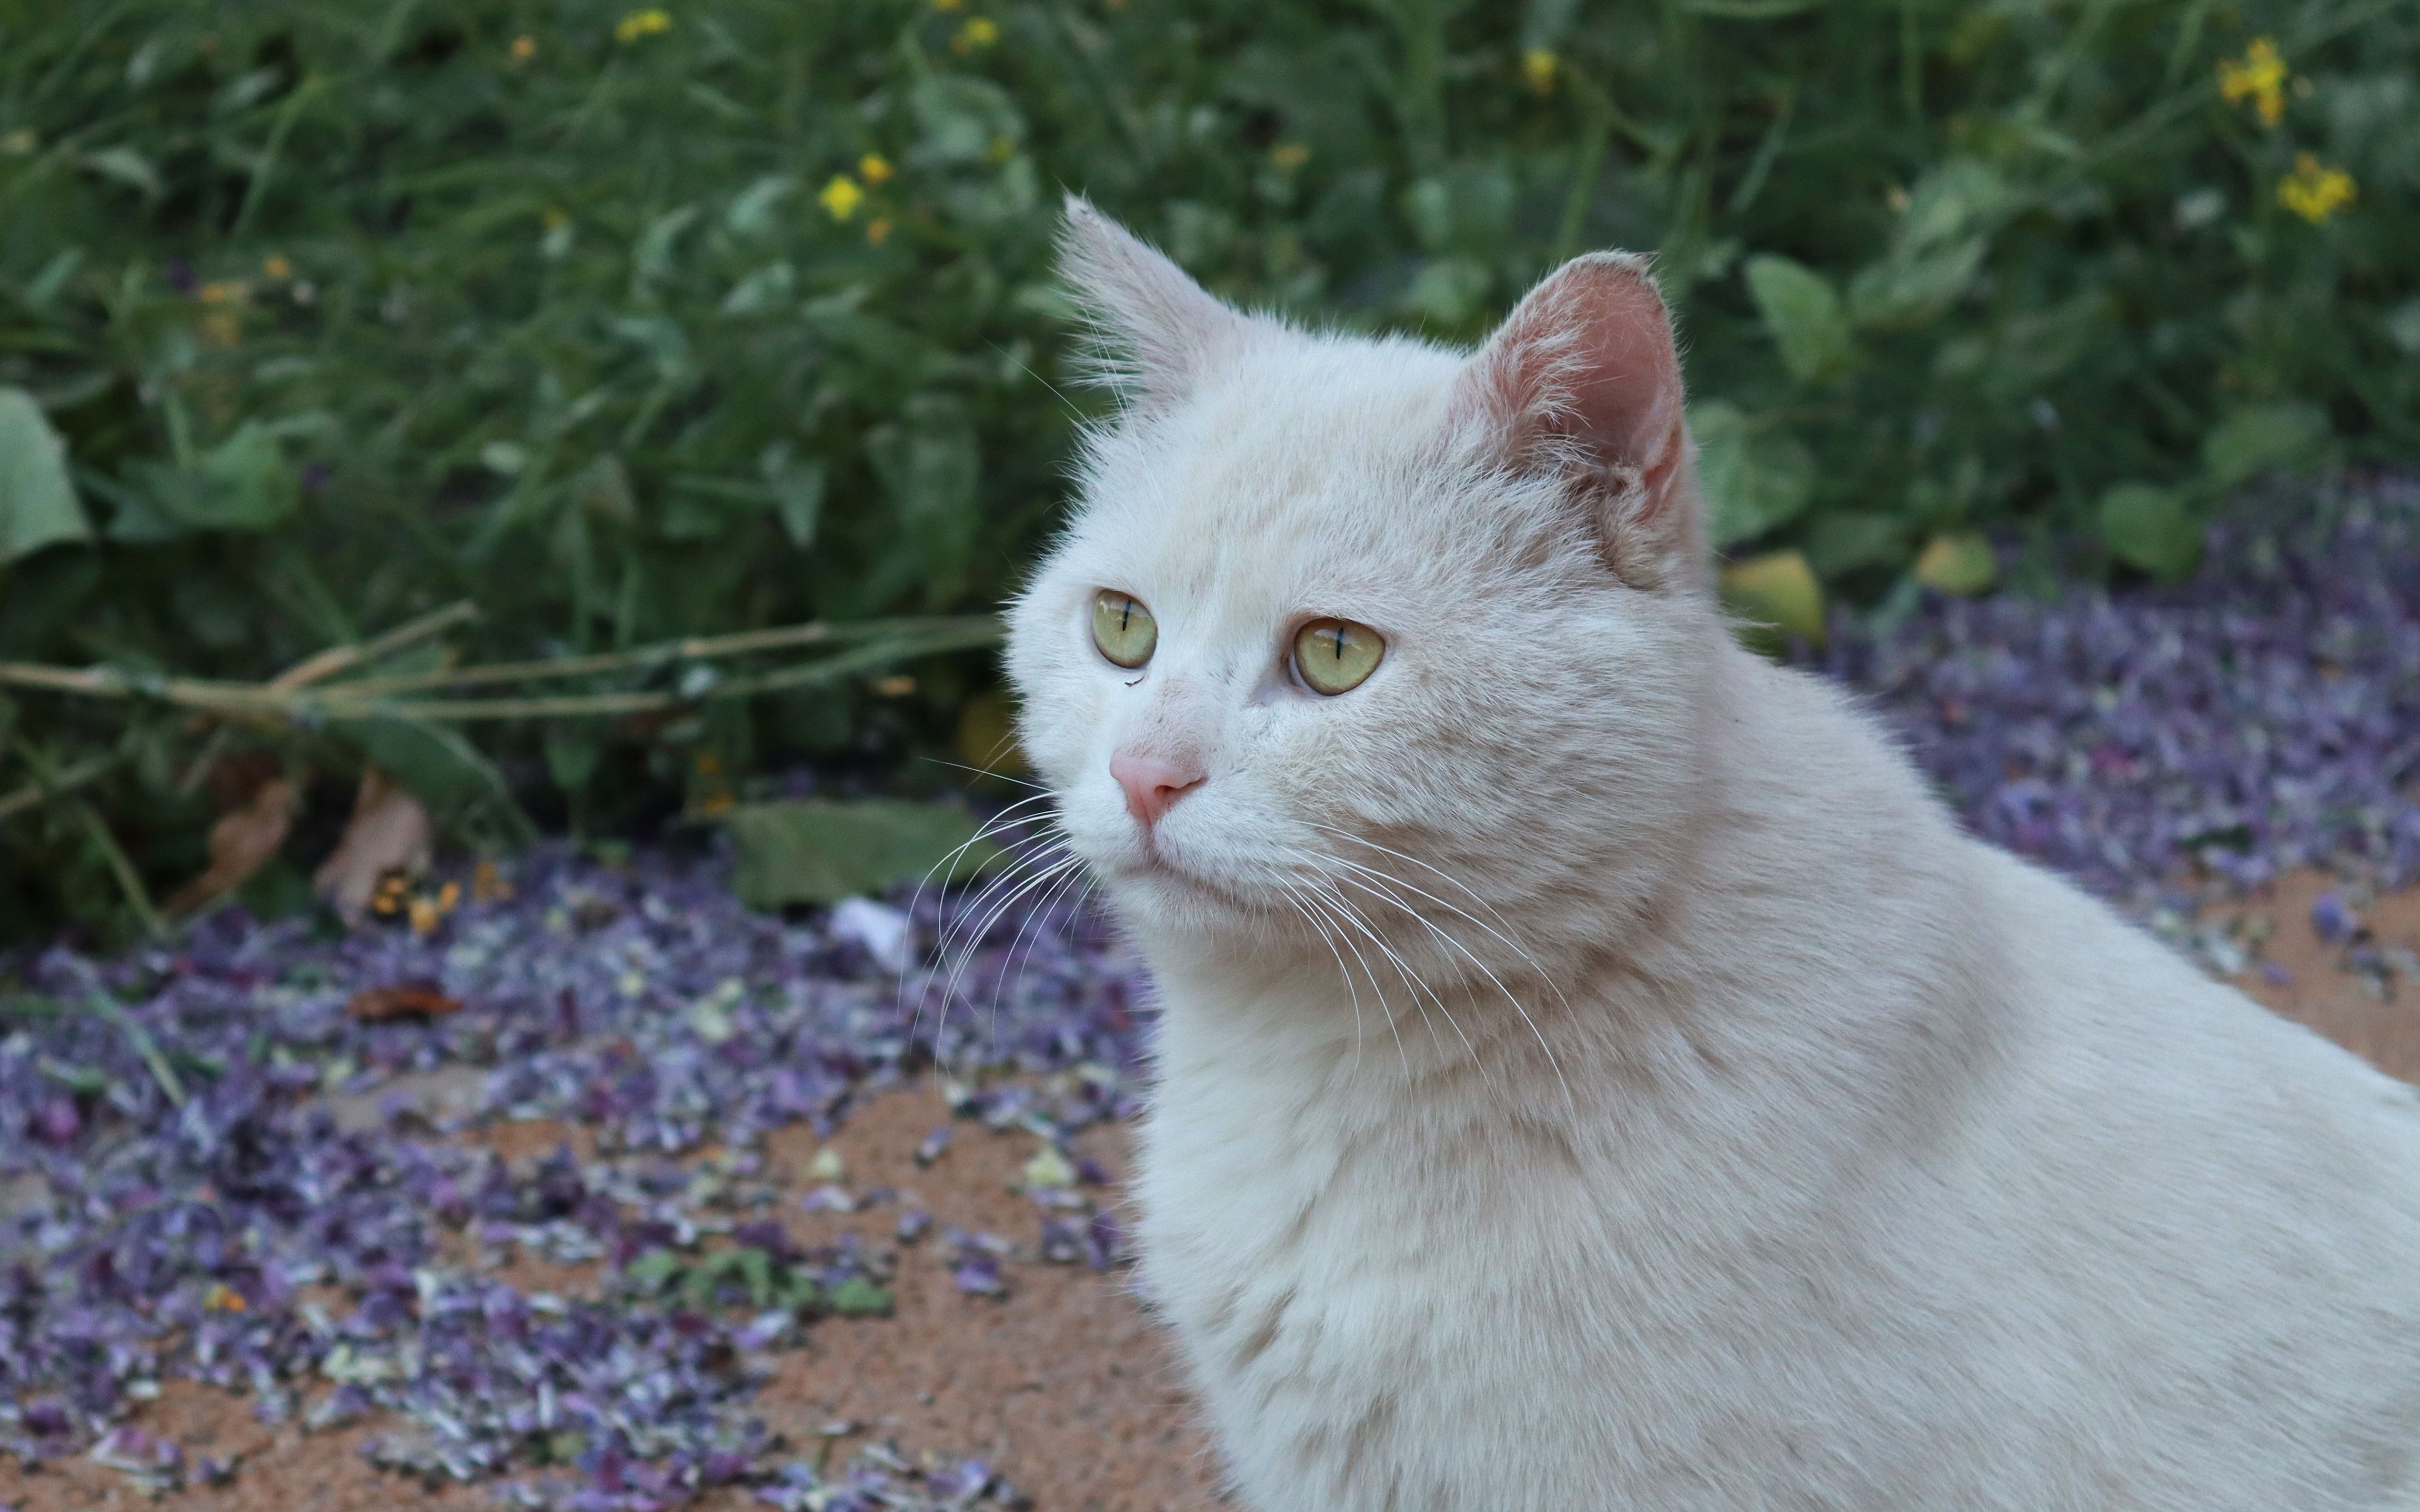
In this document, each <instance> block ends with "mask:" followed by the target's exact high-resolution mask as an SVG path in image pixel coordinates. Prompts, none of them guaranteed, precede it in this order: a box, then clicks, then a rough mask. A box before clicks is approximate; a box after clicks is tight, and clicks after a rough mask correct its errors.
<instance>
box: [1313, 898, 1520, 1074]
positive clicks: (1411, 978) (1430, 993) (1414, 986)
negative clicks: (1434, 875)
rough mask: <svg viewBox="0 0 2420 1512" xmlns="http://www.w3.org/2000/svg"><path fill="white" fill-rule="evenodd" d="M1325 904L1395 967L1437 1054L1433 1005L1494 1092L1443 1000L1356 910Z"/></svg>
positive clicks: (1483, 1066) (1476, 1052) (1348, 905)
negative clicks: (1418, 1012) (1425, 1000)
mask: <svg viewBox="0 0 2420 1512" xmlns="http://www.w3.org/2000/svg"><path fill="white" fill-rule="evenodd" d="M1331 880H1335V881H1342V882H1348V883H1349V882H1352V881H1353V879H1352V878H1351V877H1349V876H1348V877H1339V878H1333V879H1331ZM1361 890H1363V891H1364V892H1371V893H1372V894H1373V896H1376V894H1375V893H1374V891H1373V889H1372V888H1369V887H1362V889H1361ZM1387 901H1388V902H1390V903H1391V902H1394V900H1392V899H1388V900H1387ZM1328 902H1329V903H1332V904H1333V905H1334V906H1335V907H1336V908H1337V909H1338V910H1339V911H1340V912H1341V913H1342V915H1343V916H1344V917H1345V918H1348V919H1350V920H1351V921H1352V922H1353V924H1354V926H1355V927H1356V928H1357V929H1359V930H1360V932H1361V933H1362V934H1363V935H1364V936H1365V937H1367V938H1368V940H1369V941H1370V943H1371V944H1372V945H1373V946H1376V947H1377V948H1378V950H1379V952H1380V953H1381V954H1383V955H1384V956H1386V958H1387V959H1388V962H1389V963H1390V964H1392V965H1393V966H1394V968H1395V974H1396V975H1397V976H1399V977H1401V978H1403V979H1404V984H1405V985H1406V986H1408V987H1409V988H1410V989H1411V991H1412V1006H1413V1007H1415V1008H1418V1009H1419V1011H1420V1022H1421V1023H1423V1024H1426V1025H1428V1026H1429V1038H1430V1039H1431V1040H1432V1041H1435V1043H1436V1046H1437V1048H1438V1049H1440V1050H1442V1049H1444V1048H1445V1041H1443V1040H1442V1039H1440V1038H1438V1036H1437V1032H1436V1025H1435V1022H1434V1021H1433V1020H1431V1019H1430V1018H1429V1011H1428V1003H1435V1005H1436V1011H1437V1012H1438V1013H1440V1014H1442V1015H1443V1016H1444V1018H1445V1021H1446V1024H1447V1025H1448V1026H1450V1027H1451V1028H1452V1030H1453V1032H1454V1037H1455V1038H1456V1039H1459V1040H1460V1041H1462V1047H1463V1049H1464V1051H1465V1052H1466V1053H1467V1054H1468V1055H1469V1057H1470V1064H1471V1066H1472V1068H1473V1069H1474V1070H1476V1071H1477V1072H1479V1079H1480V1081H1481V1083H1482V1084H1484V1085H1486V1086H1488V1087H1489V1088H1493V1087H1494V1085H1495V1083H1494V1080H1493V1078H1491V1077H1490V1076H1489V1075H1488V1073H1487V1064H1486V1062H1485V1061H1483V1060H1481V1058H1480V1056H1479V1047H1478V1046H1477V1045H1475V1044H1473V1043H1472V1042H1471V1040H1470V1036H1469V1035H1467V1034H1466V1033H1464V1032H1463V1027H1462V1021H1461V1020H1459V1019H1457V1018H1455V1017H1454V1016H1453V1010H1451V1009H1450V1008H1448V1007H1446V1006H1445V998H1444V997H1443V996H1441V995H1439V994H1438V993H1437V990H1436V989H1435V987H1432V986H1430V985H1429V983H1428V982H1427V980H1425V979H1423V978H1421V977H1420V976H1419V973H1417V972H1415V971H1413V970H1412V968H1411V964H1410V963H1409V962H1407V961H1405V960H1404V957H1403V955H1402V954H1401V953H1400V952H1399V951H1397V950H1396V949H1395V948H1394V947H1393V946H1391V945H1389V944H1388V943H1387V940H1386V937H1385V936H1384V935H1382V934H1380V933H1378V931H1377V929H1376V927H1375V926H1373V924H1372V923H1371V922H1370V921H1369V920H1368V919H1367V918H1363V917H1362V916H1361V914H1360V912H1359V911H1358V910H1357V909H1355V908H1354V907H1353V905H1352V904H1351V903H1348V902H1346V901H1345V900H1344V899H1343V898H1342V896H1338V895H1333V894H1331V895H1330V896H1329V898H1328ZM1398 906H1400V904H1398ZM1423 994H1425V995H1426V996H1427V999H1428V1001H1427V1002H1425V1003H1424V1002H1422V1001H1421V996H1422V995H1423Z"/></svg>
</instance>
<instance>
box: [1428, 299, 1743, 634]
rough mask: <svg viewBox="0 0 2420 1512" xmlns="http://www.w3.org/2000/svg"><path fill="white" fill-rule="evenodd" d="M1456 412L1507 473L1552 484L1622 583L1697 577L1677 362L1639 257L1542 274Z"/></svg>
mask: <svg viewBox="0 0 2420 1512" xmlns="http://www.w3.org/2000/svg"><path fill="white" fill-rule="evenodd" d="M1455 403H1456V406H1457V408H1458V409H1461V410H1462V412H1463V413H1464V414H1465V415H1466V417H1470V418H1473V419H1476V420H1477V421H1478V423H1479V424H1481V426H1482V427H1483V428H1484V431H1485V434H1486V436H1487V438H1488V443H1489V445H1490V446H1491V447H1492V448H1493V449H1494V450H1495V451H1496V452H1497V455H1498V456H1499V458H1500V459H1501V461H1502V463H1503V465H1505V466H1507V467H1509V468H1511V469H1512V470H1513V471H1521V472H1528V473H1532V474H1538V475H1544V476H1551V477H1553V478H1554V479H1555V480H1556V481H1557V483H1558V484H1559V486H1561V487H1562V489H1563V492H1564V495H1565V497H1566V498H1567V499H1568V500H1569V501H1570V502H1571V504H1572V505H1573V506H1574V507H1575V509H1576V510H1578V511H1579V512H1580V513H1581V514H1582V515H1583V516H1584V517H1586V519H1587V521H1588V523H1589V525H1590V530H1591V532H1592V533H1593V534H1594V535H1595V536H1596V538H1597V544H1598V548H1599V550H1600V552H1601V553H1602V554H1603V556H1604V557H1605V560H1606V564H1607V565H1608V566H1610V567H1611V568H1612V569H1613V570H1614V572H1615V573H1616V574H1617V575H1619V576H1620V577H1621V578H1622V579H1624V580H1625V581H1628V582H1630V583H1631V584H1633V585H1634V586H1637V587H1641V588H1658V587H1666V586H1671V585H1675V584H1684V583H1688V582H1692V581H1696V580H1699V579H1701V578H1702V576H1703V564H1704V563H1705V561H1706V549H1705V538H1704V529H1705V528H1704V524H1703V521H1702V515H1703V513H1704V512H1703V509H1702V507H1701V505H1700V503H1699V498H1698V485H1697V477H1696V469H1695V467H1694V466H1693V465H1692V463H1691V460H1690V447H1689V432H1688V426H1687V423H1686V421H1685V419H1684V418H1683V393H1682V387H1681V355H1680V352H1679V349H1678V348H1677V347H1675V346H1674V344H1673V339H1672V319H1671V316H1670V315H1669V314H1668V313H1667V311H1666V310H1665V307H1664V296H1663V294H1662V293H1661V292H1660V291H1659V290H1658V289H1657V288H1656V286H1655V279H1654V276H1653V275H1652V273H1651V272H1649V270H1648V267H1647V263H1646V260H1645V259H1643V258H1640V257H1635V256H1631V255H1627V254H1624V253H1614V252H1597V253H1590V254H1588V255H1584V256H1580V257H1575V258H1573V259H1572V260H1571V261H1570V262H1567V263H1565V264H1563V266H1562V267H1560V268H1559V269H1557V270H1555V271H1554V272H1552V273H1550V274H1548V275H1547V276H1546V279H1545V281H1544V282H1543V283H1541V284H1540V285H1538V286H1537V287H1536V288H1534V289H1531V290H1530V291H1529V293H1528V297H1527V298H1525V299H1523V300H1522V301H1521V302H1520V303H1519V304H1518V305H1516V306H1514V307H1513V310H1512V314H1511V315H1509V316H1506V317H1505V320H1504V324H1503V325H1502V326H1501V327H1500V328H1498V329H1497V332H1496V334H1495V335H1494V336H1493V337H1491V338H1489V340H1488V343H1487V345H1486V346H1484V347H1481V348H1480V350H1479V351H1478V353H1477V354H1476V355H1475V356H1473V357H1472V358H1471V359H1470V362H1469V364H1468V365H1467V366H1466V368H1465V369H1464V370H1463V374H1462V379H1461V382H1460V384H1459V386H1458V388H1457V391H1456V393H1455Z"/></svg>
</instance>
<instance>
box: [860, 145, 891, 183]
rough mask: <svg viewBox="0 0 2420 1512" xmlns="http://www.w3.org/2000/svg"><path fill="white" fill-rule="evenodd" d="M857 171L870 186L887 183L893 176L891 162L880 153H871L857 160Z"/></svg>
mask: <svg viewBox="0 0 2420 1512" xmlns="http://www.w3.org/2000/svg"><path fill="white" fill-rule="evenodd" d="M857 171H858V172H859V173H861V174H863V175H864V176H865V181H866V182H867V183H869V184H880V183H887V182H889V181H890V178H891V174H892V168H891V160H890V159H889V158H886V157H884V156H883V155H882V154H881V153H879V152H869V153H867V154H866V155H865V156H864V157H861V158H860V159H858V160H857Z"/></svg>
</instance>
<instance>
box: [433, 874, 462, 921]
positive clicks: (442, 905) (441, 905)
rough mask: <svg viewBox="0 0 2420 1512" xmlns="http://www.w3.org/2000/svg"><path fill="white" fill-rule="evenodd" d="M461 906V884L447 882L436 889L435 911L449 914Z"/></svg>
mask: <svg viewBox="0 0 2420 1512" xmlns="http://www.w3.org/2000/svg"><path fill="white" fill-rule="evenodd" d="M461 905H462V884H460V883H458V882H449V883H447V884H445V886H443V887H440V888H438V889H437V911H438V912H439V913H441V914H450V913H452V912H453V911H454V910H455V909H457V908H458V907H460V906H461Z"/></svg>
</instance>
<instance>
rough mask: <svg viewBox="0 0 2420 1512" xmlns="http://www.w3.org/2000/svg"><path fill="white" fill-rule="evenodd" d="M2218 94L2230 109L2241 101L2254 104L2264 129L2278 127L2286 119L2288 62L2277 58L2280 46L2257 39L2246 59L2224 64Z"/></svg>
mask: <svg viewBox="0 0 2420 1512" xmlns="http://www.w3.org/2000/svg"><path fill="white" fill-rule="evenodd" d="M2218 92H2219V95H2220V96H2221V97H2222V98H2223V99H2225V100H2226V102H2227V103H2228V104H2230V105H2232V104H2234V103H2235V102H2236V101H2237V100H2251V101H2252V108H2253V109H2254V110H2255V111H2257V112H2258V113H2259V116H2260V122H2261V124H2262V125H2264V126H2274V125H2276V124H2277V122H2278V121H2279V120H2281V119H2283V118H2284V116H2285V115H2286V60H2285V59H2284V58H2282V57H2279V56H2278V55H2277V44H2276V43H2274V42H2273V41H2271V40H2270V39H2268V38H2266V37H2256V38H2254V39H2252V45H2251V46H2250V47H2248V48H2246V49H2244V52H2243V56H2242V59H2240V60H2238V59H2235V58H2229V59H2227V60H2226V61H2225V62H2223V63H2221V64H2220V65H2219V66H2218Z"/></svg>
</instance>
